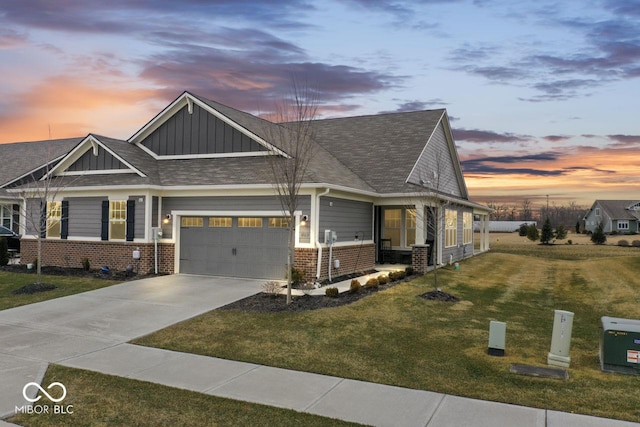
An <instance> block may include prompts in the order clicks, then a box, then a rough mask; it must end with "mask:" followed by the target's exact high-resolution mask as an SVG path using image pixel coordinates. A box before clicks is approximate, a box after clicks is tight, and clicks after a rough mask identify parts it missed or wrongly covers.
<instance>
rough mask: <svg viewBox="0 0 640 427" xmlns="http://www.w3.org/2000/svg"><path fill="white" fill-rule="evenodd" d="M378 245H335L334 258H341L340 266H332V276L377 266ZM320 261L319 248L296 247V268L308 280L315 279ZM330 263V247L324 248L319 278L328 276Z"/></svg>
mask: <svg viewBox="0 0 640 427" xmlns="http://www.w3.org/2000/svg"><path fill="white" fill-rule="evenodd" d="M375 252H376V246H375V244H373V243H369V244H362V245H354V246H334V247H333V250H332V257H331V258H332V263H333V260H336V259H339V260H340V268H338V269H336V268H332V269H331V276H332V277H337V276H341V275H344V274H349V273H354V272H358V271H366V270H371V269H373V268H375V265H376V253H375ZM317 262H318V250H317V249H312V248H297V249H296V263H295V264H296V268H297V269H299V270H301V271H303V272H304V274H305V278H306V279H307V280H314V279H315V277H316V268H317ZM328 265H329V248H326V247H325V248H322V266H321V268H320V277H318V280H323V279H326V278H328V274H329V273H328V271H327V267H328Z"/></svg>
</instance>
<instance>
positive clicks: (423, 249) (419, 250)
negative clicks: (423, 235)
mask: <svg viewBox="0 0 640 427" xmlns="http://www.w3.org/2000/svg"><path fill="white" fill-rule="evenodd" d="M428 255H429V245H413V250H412V251H411V266H412V267H413V271H414V272H415V273H417V274H424V273H426V272H427V266H428V262H429V258H428Z"/></svg>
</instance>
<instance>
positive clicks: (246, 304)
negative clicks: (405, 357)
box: [218, 275, 457, 313]
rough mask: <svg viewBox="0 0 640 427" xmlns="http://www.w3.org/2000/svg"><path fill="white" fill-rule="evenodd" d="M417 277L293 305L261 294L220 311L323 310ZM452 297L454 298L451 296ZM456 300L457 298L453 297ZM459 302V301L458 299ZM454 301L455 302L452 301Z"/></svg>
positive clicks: (294, 301) (294, 299) (305, 297)
mask: <svg viewBox="0 0 640 427" xmlns="http://www.w3.org/2000/svg"><path fill="white" fill-rule="evenodd" d="M416 277H417V276H415V275H413V276H407V277H405V278H404V279H402V280H396V281H393V282H390V283H387V284H385V285H380V286H378V287H377V288H365V287H362V288H361V289H360V291H358V292H343V293H341V294H339V295H338V296H337V297H333V298H332V297H328V296H326V295H315V296H311V295H303V296H298V297H296V296H294V297H292V301H291V304H289V305H287V297H286V295H275V296H274V295H268V294H265V293H259V294H256V295H252V296H250V297H247V298H244V299H241V300H238V301H236V302H233V303H231V304H228V305H225V306H224V307H220V308H219V309H218V310H240V311H249V312H257V313H280V312H301V311H308V310H318V309H321V308H331V307H339V306H342V305H347V304H352V303H354V302H356V301H358V300H360V299H362V298H364V297H367V296H369V295H372V294H375V293H377V292H380V291H383V290H385V289H389V288H392V287H394V286H396V285H399V284H401V283H405V282H410V281H411V280H413V279H415V278H416ZM451 297H453V296H452V295H451ZM453 298H456V297H453ZM456 300H457V299H456ZM450 301H453V300H450Z"/></svg>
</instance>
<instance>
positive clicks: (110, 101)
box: [0, 0, 640, 206]
mask: <svg viewBox="0 0 640 427" xmlns="http://www.w3.org/2000/svg"><path fill="white" fill-rule="evenodd" d="M0 71H1V76H2V79H1V80H0V143H6V142H16V141H30V140H42V139H49V138H50V137H51V138H64V137H71V136H85V135H86V134H88V133H90V132H91V133H96V134H101V135H107V136H111V137H114V138H122V139H126V138H128V137H130V136H131V135H132V134H133V133H135V132H136V131H137V130H138V129H139V128H140V127H142V126H143V125H144V124H145V123H146V122H147V121H149V120H150V119H151V118H152V117H153V116H154V115H155V114H156V113H157V112H159V110H160V109H162V108H163V107H164V106H166V105H167V104H168V103H169V102H171V101H172V100H173V99H175V98H176V97H177V96H178V95H180V94H181V93H182V92H183V91H184V90H189V91H192V92H194V93H196V94H198V95H202V96H204V97H207V98H210V99H214V100H216V101H218V102H221V103H224V104H227V105H229V106H232V107H235V108H238V109H242V110H245V111H249V112H253V113H260V112H265V109H268V107H267V106H268V105H270V103H271V102H272V101H273V100H277V99H279V98H281V97H282V96H283V94H284V93H286V92H287V91H288V89H289V87H290V81H291V75H292V74H295V75H304V76H306V78H307V79H308V80H309V81H310V82H312V83H313V85H314V86H316V87H317V88H318V89H319V90H320V92H321V94H322V95H321V99H320V102H321V117H323V118H327V117H338V116H351V115H362V114H377V113H381V112H393V111H410V110H420V109H431V108H446V109H447V111H448V113H449V116H450V118H451V124H452V127H453V129H454V137H455V139H456V143H457V145H458V149H459V154H460V157H461V160H462V165H463V170H464V173H465V177H466V179H467V186H468V188H469V192H470V195H471V198H472V199H473V200H476V201H479V202H484V203H487V202H493V203H503V202H505V203H507V202H508V203H510V204H517V203H519V201H520V200H522V199H524V198H528V199H530V200H532V201H533V202H534V203H542V202H543V201H544V202H546V195H549V199H550V200H551V202H552V203H557V204H559V205H563V204H566V203H568V202H571V201H573V202H576V203H578V204H580V205H585V206H589V205H591V203H592V202H593V200H594V199H597V198H600V199H640V186H639V184H640V173H639V172H640V155H639V154H638V150H639V149H640V0H624V1H620V0H564V1H545V0H538V1H518V0H475V1H473V0H469V1H454V0H422V1H416V0H414V1H391V0H389V1H386V0H341V1H332V0H323V1H305V0H285V1H269V2H267V1H252V0H180V1H168V0H156V1H142V0H109V1H104V0H102V1H92V0H60V1H50V0H20V1H3V2H2V4H1V5H0ZM2 160H3V161H4V160H5V159H2Z"/></svg>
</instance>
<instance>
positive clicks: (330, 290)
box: [324, 288, 339, 298]
mask: <svg viewBox="0 0 640 427" xmlns="http://www.w3.org/2000/svg"><path fill="white" fill-rule="evenodd" d="M324 294H325V295H326V296H328V297H331V298H337V297H338V295H339V292H338V288H327V289H326V290H325V291H324Z"/></svg>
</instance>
